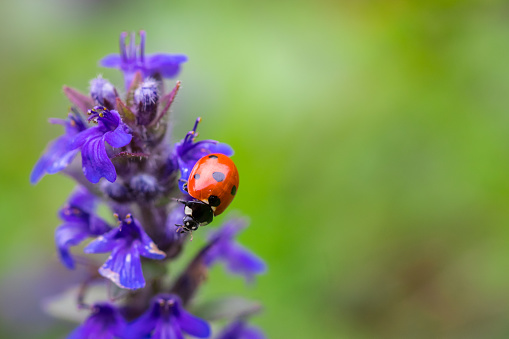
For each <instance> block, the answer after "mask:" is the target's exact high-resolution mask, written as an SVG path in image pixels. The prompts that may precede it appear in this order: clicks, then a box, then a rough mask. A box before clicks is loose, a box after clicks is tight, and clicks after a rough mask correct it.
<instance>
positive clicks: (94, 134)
mask: <svg viewBox="0 0 509 339" xmlns="http://www.w3.org/2000/svg"><path fill="white" fill-rule="evenodd" d="M88 114H89V115H90V117H89V118H88V121H94V122H95V123H97V126H95V127H92V128H89V129H87V130H84V131H82V132H80V133H78V134H77V135H76V136H75V137H74V139H73V141H72V142H71V146H70V147H71V149H76V148H81V160H82V166H83V173H85V176H86V177H87V179H88V180H89V181H90V182H92V183H94V184H95V183H97V182H99V179H101V178H102V177H105V178H106V180H108V181H110V182H114V181H115V180H116V179H117V172H116V171H115V166H113V163H112V162H111V160H110V158H109V157H108V154H107V153H106V146H105V144H104V142H108V144H110V145H111V146H112V147H123V146H126V145H127V144H129V143H130V142H131V139H132V135H131V130H130V128H129V127H128V126H127V125H126V124H124V123H123V122H122V119H121V118H120V115H119V114H118V112H117V111H114V110H111V111H110V110H108V109H107V108H106V107H103V106H96V107H94V108H93V109H91V110H89V111H88Z"/></svg>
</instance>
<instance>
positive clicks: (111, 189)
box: [101, 180, 132, 203]
mask: <svg viewBox="0 0 509 339" xmlns="http://www.w3.org/2000/svg"><path fill="white" fill-rule="evenodd" d="M101 188H102V190H103V192H104V193H105V194H106V195H107V196H108V197H109V198H110V199H111V200H113V201H116V202H119V203H125V202H129V201H131V200H132V196H131V193H130V192H129V188H127V187H126V186H125V185H124V184H122V183H121V182H120V181H119V180H117V181H115V182H108V181H103V183H102V185H101Z"/></svg>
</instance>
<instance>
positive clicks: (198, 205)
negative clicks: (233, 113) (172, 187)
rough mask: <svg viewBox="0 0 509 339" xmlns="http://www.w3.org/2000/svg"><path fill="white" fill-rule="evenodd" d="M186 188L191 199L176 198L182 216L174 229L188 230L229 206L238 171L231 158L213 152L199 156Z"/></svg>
mask: <svg viewBox="0 0 509 339" xmlns="http://www.w3.org/2000/svg"><path fill="white" fill-rule="evenodd" d="M184 187H185V189H186V190H187V192H188V193H189V195H190V196H191V197H193V198H194V200H191V201H186V200H178V201H179V202H180V203H182V204H184V205H185V210H184V213H185V216H184V218H183V220H182V225H176V226H179V228H178V229H177V230H180V231H181V233H183V232H191V231H195V230H197V229H198V226H205V225H208V224H210V223H211V222H212V220H213V218H214V217H215V216H218V215H219V214H221V213H223V212H224V210H225V209H226V208H227V207H228V205H230V203H231V202H232V200H233V198H234V197H235V194H237V189H238V187H239V172H238V171H237V167H236V166H235V163H234V162H233V161H232V160H231V159H230V157H228V156H226V155H224V154H220V153H213V154H209V155H206V156H204V157H202V158H201V159H199V160H198V161H197V162H196V165H194V167H193V169H192V170H191V174H190V175H189V181H188V182H187V184H184Z"/></svg>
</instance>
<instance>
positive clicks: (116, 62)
mask: <svg viewBox="0 0 509 339" xmlns="http://www.w3.org/2000/svg"><path fill="white" fill-rule="evenodd" d="M99 65H101V66H102V67H109V68H120V66H121V65H122V59H121V58H120V55H118V54H109V55H107V56H105V57H104V58H102V59H101V61H99Z"/></svg>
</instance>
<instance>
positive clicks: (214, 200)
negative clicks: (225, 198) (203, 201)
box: [208, 195, 221, 207]
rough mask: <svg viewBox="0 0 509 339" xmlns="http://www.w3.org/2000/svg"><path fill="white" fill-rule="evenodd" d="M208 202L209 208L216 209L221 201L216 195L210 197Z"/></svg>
mask: <svg viewBox="0 0 509 339" xmlns="http://www.w3.org/2000/svg"><path fill="white" fill-rule="evenodd" d="M208 200H209V205H210V206H215V207H217V206H219V205H221V199H219V198H218V197H217V196H216V195H211V196H210V197H209V199H208Z"/></svg>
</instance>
